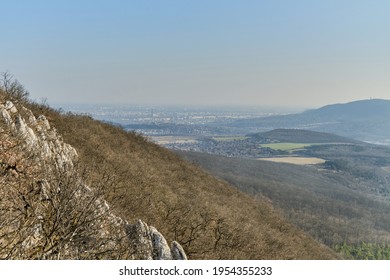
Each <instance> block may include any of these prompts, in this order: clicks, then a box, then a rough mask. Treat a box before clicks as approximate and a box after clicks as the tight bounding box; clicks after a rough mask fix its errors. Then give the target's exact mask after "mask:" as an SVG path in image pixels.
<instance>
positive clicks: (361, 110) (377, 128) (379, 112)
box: [231, 99, 390, 144]
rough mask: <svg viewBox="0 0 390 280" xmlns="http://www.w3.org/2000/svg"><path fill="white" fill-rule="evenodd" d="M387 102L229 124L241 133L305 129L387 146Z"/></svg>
mask: <svg viewBox="0 0 390 280" xmlns="http://www.w3.org/2000/svg"><path fill="white" fill-rule="evenodd" d="M389 117H390V100H383V99H369V100H359V101H354V102H350V103H345V104H333V105H327V106H324V107H321V108H319V109H313V110H308V111H305V112H303V113H300V114H290V115H283V116H273V117H267V118H256V119H247V120H239V121H236V122H234V123H232V124H231V126H232V127H239V128H241V130H242V131H244V130H247V131H252V132H253V133H255V132H259V131H269V130H272V129H278V128H297V129H309V130H315V131H320V132H328V133H334V134H337V135H340V136H344V137H348V138H353V139H357V140H361V141H368V142H374V143H380V144H389V143H390V122H389Z"/></svg>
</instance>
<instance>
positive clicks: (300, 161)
mask: <svg viewBox="0 0 390 280" xmlns="http://www.w3.org/2000/svg"><path fill="white" fill-rule="evenodd" d="M258 160H264V161H272V162H280V163H292V164H297V165H308V164H322V163H324V162H325V160H324V159H322V158H315V157H271V158H259V159H258Z"/></svg>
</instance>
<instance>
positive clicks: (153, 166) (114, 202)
mask: <svg viewBox="0 0 390 280" xmlns="http://www.w3.org/2000/svg"><path fill="white" fill-rule="evenodd" d="M8 99H12V101H13V102H14V103H15V104H17V105H16V106H21V105H24V106H25V107H27V108H29V109H30V110H32V112H33V114H34V115H35V116H39V115H45V116H46V118H47V120H48V121H49V123H50V125H51V126H53V127H55V129H56V131H57V133H58V134H59V135H61V136H62V139H63V141H64V142H65V143H68V144H70V145H71V146H72V147H74V148H75V150H76V151H77V153H78V156H79V165H80V166H81V167H83V169H84V170H85V171H84V172H86V174H88V176H85V178H89V179H87V181H86V183H87V184H90V185H91V187H93V185H94V182H96V181H97V180H98V181H99V182H102V183H103V182H104V183H103V184H100V185H102V187H101V191H102V192H103V193H104V198H105V199H107V201H108V202H109V205H110V207H111V211H112V212H113V213H115V214H116V215H118V216H120V217H123V218H124V219H126V220H128V221H132V222H133V221H136V220H137V219H139V218H141V219H142V220H143V221H145V222H146V223H148V224H149V225H153V226H155V227H156V228H158V229H159V231H160V232H161V233H162V234H163V235H164V236H165V237H166V238H167V239H168V241H173V240H176V241H178V242H179V243H180V244H181V245H182V246H183V248H184V250H185V252H186V253H187V255H188V257H189V258H190V259H335V258H339V256H338V255H337V254H336V253H334V252H333V251H332V250H331V249H329V248H327V247H325V246H323V245H320V244H319V243H318V242H316V241H314V239H312V238H311V237H309V236H307V235H306V234H304V233H303V232H302V231H300V230H298V229H297V228H296V227H294V226H292V225H291V224H289V223H288V222H287V221H286V220H285V219H284V218H282V217H281V216H280V215H279V214H278V213H276V212H274V211H273V210H272V207H271V206H270V205H269V204H268V203H266V201H264V200H262V199H256V198H253V197H251V196H249V195H246V194H243V193H242V192H240V191H239V190H237V189H235V188H234V187H232V186H230V185H228V184H227V183H225V182H223V181H221V180H218V179H215V178H214V177H213V176H211V175H209V174H207V173H205V172H204V171H202V170H201V169H199V168H198V167H196V166H194V165H191V164H189V163H187V162H186V161H184V160H181V159H180V158H179V157H178V156H176V155H175V154H173V153H172V152H170V151H168V150H167V149H164V148H161V147H159V146H157V145H155V144H152V143H150V142H149V141H147V140H146V139H145V138H143V137H141V136H139V135H136V134H134V133H129V132H125V131H123V130H122V129H121V128H119V127H115V126H112V125H109V124H105V123H102V122H99V121H96V120H93V119H92V118H90V117H88V116H80V115H73V114H70V113H65V112H59V111H55V110H53V109H51V108H50V107H48V106H47V105H42V104H37V103H33V102H30V101H28V100H27V99H26V98H25V96H14V95H13V94H11V93H9V92H7V91H6V89H4V88H3V89H2V91H1V102H5V101H6V100H8ZM0 140H1V144H2V145H3V144H4V141H5V139H3V138H1V139H0ZM7 174H8V173H7ZM2 176H6V174H5V173H4V174H2ZM7 176H8V175H7ZM4 179H5V180H6V177H4ZM1 199H2V200H4V197H2V198H1ZM2 202H4V201H2Z"/></svg>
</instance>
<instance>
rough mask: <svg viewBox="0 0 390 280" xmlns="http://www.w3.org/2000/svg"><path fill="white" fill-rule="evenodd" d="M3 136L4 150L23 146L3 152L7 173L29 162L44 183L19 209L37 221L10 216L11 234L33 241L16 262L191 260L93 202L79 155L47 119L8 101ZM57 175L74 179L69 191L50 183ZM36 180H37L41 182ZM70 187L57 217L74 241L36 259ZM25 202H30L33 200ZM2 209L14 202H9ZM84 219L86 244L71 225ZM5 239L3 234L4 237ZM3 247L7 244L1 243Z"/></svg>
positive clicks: (33, 187) (148, 229)
mask: <svg viewBox="0 0 390 280" xmlns="http://www.w3.org/2000/svg"><path fill="white" fill-rule="evenodd" d="M0 132H1V134H0V143H1V144H2V146H0V147H6V145H5V144H4V143H6V142H7V143H8V142H10V143H18V144H17V145H16V147H17V149H16V150H15V151H2V150H0V163H1V164H6V165H8V167H7V168H11V169H12V172H14V173H18V172H21V171H20V168H19V167H18V166H24V165H25V163H26V162H27V161H29V163H30V166H32V167H33V169H34V170H35V173H37V172H38V173H37V174H38V175H34V176H38V177H39V178H38V177H37V178H36V179H35V180H36V181H32V182H30V184H28V185H27V188H28V189H27V190H26V192H25V195H19V197H18V198H19V199H20V200H21V201H20V202H19V203H22V206H23V204H24V209H25V214H24V215H25V217H27V218H28V217H31V219H30V218H28V219H30V220H26V221H27V222H26V221H25V222H24V223H23V224H21V222H19V221H18V219H17V218H14V217H11V216H10V218H11V220H12V221H15V222H13V223H12V224H10V225H8V226H9V232H11V233H12V232H17V231H19V233H18V234H19V235H20V236H21V235H23V234H25V236H27V237H26V238H24V239H23V240H22V242H21V246H19V247H15V248H16V249H15V248H14V249H13V252H12V254H14V255H11V258H18V259H23V258H44V259H45V258H47V259H51V258H65V259H66V258H75V257H77V258H84V257H88V256H95V255H93V254H94V252H96V254H97V255H96V256H98V255H99V254H101V252H114V253H115V252H116V251H117V250H119V249H120V250H124V251H126V252H127V254H124V255H128V256H129V258H132V259H146V260H162V259H164V260H170V259H180V260H183V259H187V257H186V254H185V252H184V250H183V248H182V247H181V246H180V244H178V243H177V242H175V241H174V242H173V243H172V244H171V247H169V245H168V243H167V241H166V240H165V238H164V236H163V235H162V234H161V233H160V232H159V231H158V230H157V229H156V228H154V227H153V226H148V225H147V224H146V223H144V222H143V221H141V220H138V221H137V223H135V224H129V223H128V222H127V221H126V220H124V219H122V218H120V217H118V216H116V215H114V214H113V213H111V211H110V207H109V205H108V203H107V202H106V201H105V200H103V199H101V198H97V199H93V197H94V186H87V185H86V184H85V183H84V182H83V181H81V180H79V179H77V178H76V177H77V176H78V175H77V169H76V168H75V166H76V163H77V160H78V154H77V152H76V150H75V149H74V148H73V147H72V146H70V145H69V144H66V143H64V142H63V140H62V138H61V136H60V135H59V134H58V133H57V131H56V130H55V129H54V128H52V127H51V126H50V124H49V121H48V120H47V119H46V117H44V116H39V117H38V118H35V116H34V114H33V113H32V112H31V111H30V110H28V109H27V108H25V107H21V106H20V108H17V107H16V106H15V105H14V104H13V103H12V102H10V101H7V102H5V103H4V104H0ZM14 147H15V145H14ZM1 157H3V158H1ZM18 168H19V169H18ZM27 171H28V170H27V169H23V172H24V176H25V175H27V173H26V172H27ZM55 174H62V175H61V176H65V177H66V176H68V179H67V180H68V181H67V182H68V185H66V184H65V185H58V186H56V187H55V186H54V185H52V183H50V180H48V178H45V176H52V177H53V176H55ZM67 174H68V175H67ZM16 175H17V174H16ZM34 176H33V177H32V178H35V177H34ZM7 178H8V177H0V185H1V184H2V182H3V183H7V180H8V179H7ZM13 178H14V179H13V180H17V179H18V177H17V176H14V177H13ZM1 180H3V181H1ZM3 185H4V184H3ZM10 186H15V188H16V187H17V186H18V183H17V181H14V182H13V185H12V184H10ZM69 186H72V188H74V189H72V190H71V191H70V194H69V197H68V198H67V199H68V201H66V200H65V201H64V205H62V206H61V207H65V208H61V207H60V208H58V209H59V210H61V211H59V212H58V214H57V216H58V215H60V216H61V217H62V219H65V220H67V219H68V220H69V221H67V222H65V223H64V225H63V226H64V227H65V229H64V230H70V231H69V234H70V235H69V234H68V235H66V236H67V237H66V238H67V239H66V240H65V241H62V242H63V243H61V244H63V245H61V246H60V247H55V246H53V248H56V249H50V250H47V251H45V252H44V253H41V254H40V255H38V254H35V251H37V250H38V249H37V248H40V247H42V246H45V244H47V239H45V236H44V232H45V228H47V227H48V225H49V226H50V225H51V223H52V221H51V219H52V218H50V217H53V214H52V213H47V211H48V210H47V209H51V208H50V207H52V206H53V205H55V204H56V203H59V198H58V196H60V195H63V193H66V190H65V189H63V188H66V187H69ZM4 191H5V192H6V191H7V188H0V195H4V196H7V195H8V194H7V193H4ZM1 192H3V193H1ZM17 192H18V191H17ZM9 196H11V194H9ZM25 196H26V197H27V196H28V199H27V198H26V197H25ZM0 203H11V202H7V201H6V200H5V199H3V200H1V201H0ZM88 205H91V207H92V211H90V212H88V215H86V214H85V213H81V214H78V212H77V211H84V210H85V209H86V208H85V207H86V206H88ZM0 206H1V207H0V209H5V208H6V207H5V205H0ZM67 207H68V208H67ZM30 209H31V210H30ZM31 211H33V213H31ZM64 211H65V212H64ZM66 211H69V213H67V212H66ZM9 213H10V212H7V215H11V214H12V213H11V214H9ZM1 214H2V213H0V215H1ZM82 214H83V215H84V216H82ZM72 217H73V218H72ZM80 217H83V219H85V221H88V222H86V224H87V230H91V232H90V233H87V234H85V235H83V236H82V240H81V241H82V242H81V241H80V240H78V238H79V239H80V236H78V234H79V233H78V232H77V231H74V232H72V227H71V225H72V224H71V223H76V222H78V219H79V218H80ZM12 218H13V219H12ZM27 218H26V219H27ZM85 221H84V222H85ZM0 230H4V228H0ZM6 230H7V229H5V231H6ZM1 233H2V234H3V232H1ZM3 236H4V235H3ZM53 238H54V239H52V240H51V242H58V240H57V239H56V238H57V237H55V236H54V237H53ZM58 238H59V237H58ZM0 243H1V244H3V243H2V240H1V237H0ZM75 244H76V245H75ZM11 246H14V244H11ZM115 256H118V257H120V256H122V255H120V254H117V255H115ZM3 257H4V254H3V253H2V252H1V251H0V258H3Z"/></svg>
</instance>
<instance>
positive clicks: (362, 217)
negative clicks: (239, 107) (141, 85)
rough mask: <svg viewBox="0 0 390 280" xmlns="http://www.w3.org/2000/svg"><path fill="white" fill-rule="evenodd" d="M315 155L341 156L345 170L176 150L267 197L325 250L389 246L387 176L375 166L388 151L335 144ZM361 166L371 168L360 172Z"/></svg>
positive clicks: (229, 180) (217, 174)
mask: <svg viewBox="0 0 390 280" xmlns="http://www.w3.org/2000/svg"><path fill="white" fill-rule="evenodd" d="M315 149H317V148H315ZM316 152H317V153H322V154H323V155H324V156H325V155H326V153H327V156H329V157H330V158H333V160H335V159H338V157H340V162H343V164H344V165H347V166H349V168H344V169H338V170H336V169H333V168H332V169H324V166H320V167H316V166H298V165H293V164H286V163H273V162H264V161H258V160H251V159H242V158H227V157H222V156H216V155H210V154H205V153H195V152H182V151H180V152H179V151H177V153H178V154H180V155H181V156H182V157H183V158H186V159H188V160H190V161H192V162H195V163H196V164H198V165H199V166H201V167H203V168H204V169H205V170H207V171H209V172H210V173H211V174H214V175H215V176H218V177H219V178H222V179H224V180H226V181H228V182H229V183H231V184H232V185H234V186H236V187H237V188H238V189H240V190H242V191H244V192H246V193H249V194H251V195H253V196H262V197H266V198H267V199H269V200H270V201H272V203H273V205H275V207H277V208H279V209H280V210H281V211H282V212H283V213H284V216H285V217H286V218H287V219H289V220H290V221H291V222H293V223H294V224H295V225H297V226H298V227H300V228H301V229H303V230H305V231H306V232H308V233H309V234H310V235H311V236H313V237H314V238H316V239H317V240H320V241H321V242H323V243H325V244H327V245H328V246H332V247H334V246H337V245H340V244H343V243H344V242H346V243H350V244H361V243H362V242H369V243H376V244H389V242H390V227H389V225H390V217H389V215H388V213H389V212H390V203H389V191H390V185H389V183H388V182H389V177H390V176H389V174H388V173H387V174H386V173H385V172H382V173H383V174H381V170H382V169H381V167H380V166H375V165H374V163H376V164H379V163H381V162H382V160H379V161H378V160H377V159H381V157H382V156H383V157H384V158H388V157H389V154H390V149H385V148H383V147H372V146H370V145H367V147H366V148H365V147H364V146H356V147H355V146H352V145H346V146H342V145H335V146H333V147H331V146H329V147H325V146H319V151H316ZM348 156H349V158H348ZM335 157H336V158H335ZM360 157H362V159H361V161H362V162H360V161H359V159H360ZM341 159H342V160H341ZM333 160H330V161H333ZM367 160H368V161H367ZM366 161H367V162H366ZM363 163H367V166H370V168H368V167H367V168H366V169H364V168H363V167H364V165H363ZM387 163H388V161H387ZM387 163H386V164H387ZM367 172H369V173H368V174H367Z"/></svg>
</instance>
